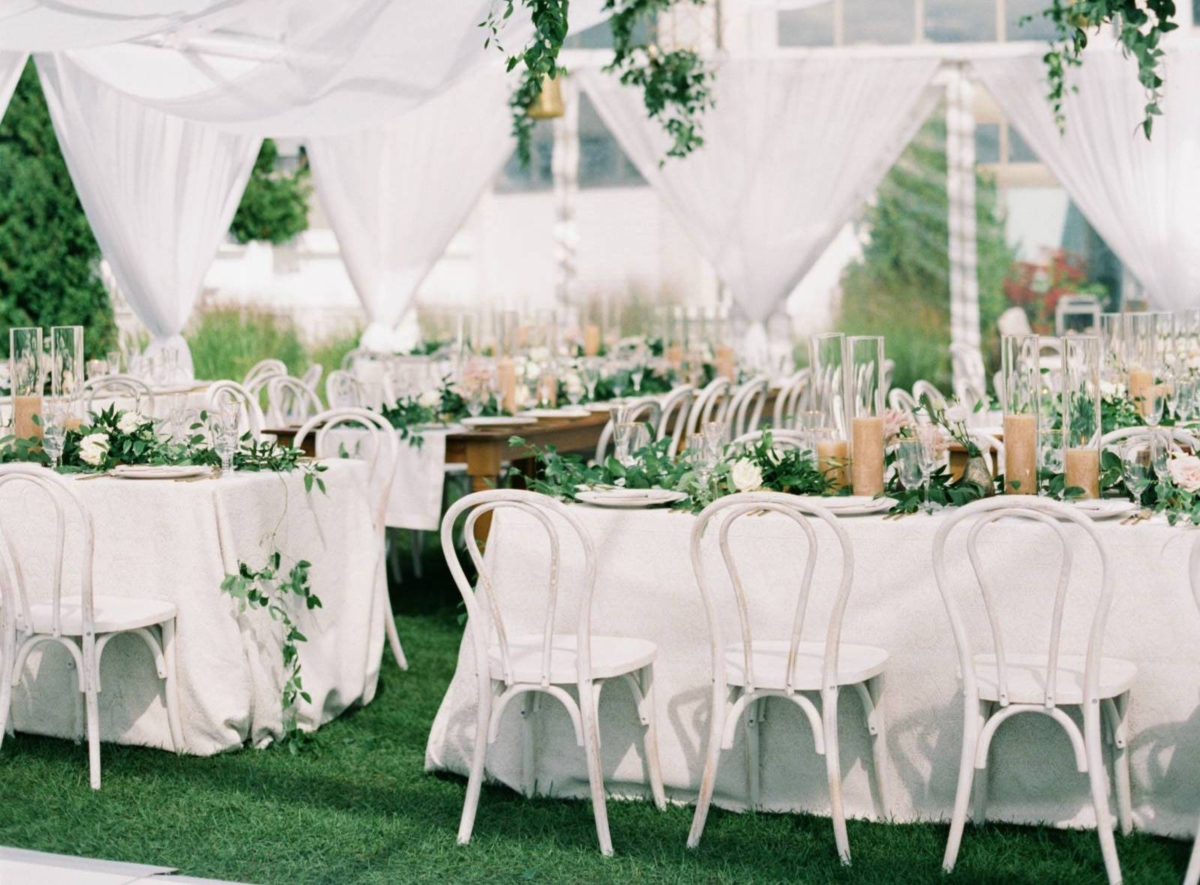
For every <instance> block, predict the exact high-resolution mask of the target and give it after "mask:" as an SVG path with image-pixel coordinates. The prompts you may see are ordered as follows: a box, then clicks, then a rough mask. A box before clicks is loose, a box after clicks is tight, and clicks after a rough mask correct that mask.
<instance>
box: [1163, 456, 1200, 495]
mask: <svg viewBox="0 0 1200 885" xmlns="http://www.w3.org/2000/svg"><path fill="white" fill-rule="evenodd" d="M1167 469H1168V470H1169V471H1170V472H1171V481H1172V482H1174V483H1175V485H1177V486H1179V487H1180V488H1181V489H1183V490H1184V491H1188V492H1197V491H1200V458H1197V457H1196V456H1195V455H1185V456H1184V457H1182V458H1172V459H1171V461H1170V463H1169V464H1168V465H1167Z"/></svg>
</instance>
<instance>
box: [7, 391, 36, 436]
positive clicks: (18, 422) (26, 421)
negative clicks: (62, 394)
mask: <svg viewBox="0 0 1200 885" xmlns="http://www.w3.org/2000/svg"><path fill="white" fill-rule="evenodd" d="M35 415H36V416H37V418H38V421H41V418H42V398H41V397H40V396H36V395H32V396H18V397H13V433H14V434H15V435H16V437H17V439H29V437H31V436H36V437H37V438H38V439H41V438H42V425H41V424H40V423H37V422H35V421H34V420H33V418H34V416H35Z"/></svg>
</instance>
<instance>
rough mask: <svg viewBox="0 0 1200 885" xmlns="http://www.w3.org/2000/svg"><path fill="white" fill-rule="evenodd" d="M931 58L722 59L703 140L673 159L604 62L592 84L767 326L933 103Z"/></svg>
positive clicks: (631, 146) (623, 137)
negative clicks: (681, 157)
mask: <svg viewBox="0 0 1200 885" xmlns="http://www.w3.org/2000/svg"><path fill="white" fill-rule="evenodd" d="M938 64H939V62H938V60H937V59H933V58H927V59H922V58H893V59H869V58H857V59H854V60H853V62H852V63H847V60H845V59H833V58H810V59H801V60H796V59H776V60H769V61H751V60H744V61H743V60H738V61H726V62H724V63H723V64H722V65H721V66H720V69H719V70H718V71H717V78H716V86H715V98H716V106H715V107H714V108H712V109H711V110H709V111H707V112H706V113H705V114H704V118H703V122H702V126H703V133H704V141H705V144H704V147H703V148H701V149H700V150H699V151H697V152H696V153H695V154H693V155H692V156H690V157H688V158H687V159H685V160H675V159H669V160H667V161H666V162H665V163H664V164H662V165H661V166H660V164H659V161H660V160H661V159H662V158H663V156H665V154H666V149H667V141H666V137H665V136H664V134H663V132H662V127H661V124H660V123H659V122H658V121H656V120H650V119H648V118H647V116H646V109H645V107H644V105H643V103H642V95H641V92H640V91H638V90H635V89H629V88H626V87H623V86H621V85H619V83H617V81H616V80H615V79H614V78H613V77H612V76H611V75H610V74H606V73H603V72H601V71H599V70H597V69H587V70H580V71H579V72H578V75H579V77H580V80H581V82H582V85H583V88H584V89H585V90H586V91H587V93H588V95H589V96H590V97H591V98H592V101H593V102H594V103H595V105H596V109H597V110H598V111H599V113H600V116H601V118H602V119H603V120H604V122H605V124H606V125H607V126H608V128H609V129H611V130H612V133H613V135H614V136H615V137H616V139H617V141H618V142H619V143H620V145H621V148H622V149H623V150H624V151H625V153H626V155H628V157H629V159H630V160H631V161H632V162H633V163H634V165H636V166H637V168H638V171H640V172H641V173H642V175H643V176H645V178H646V180H647V181H649V182H650V183H651V185H653V186H654V188H655V189H656V190H657V191H658V192H659V194H660V196H661V197H662V199H663V200H664V202H665V203H666V204H667V205H668V206H669V207H670V209H671V210H672V211H673V212H674V214H675V216H676V217H677V218H678V219H679V221H680V223H681V224H682V225H683V227H684V229H685V230H686V231H687V232H688V233H689V235H690V236H691V238H692V239H693V240H694V241H695V243H696V245H697V247H698V248H699V249H700V251H701V252H702V253H703V254H704V256H705V257H706V258H708V259H709V260H710V261H711V262H712V263H713V265H714V267H715V269H716V271H717V275H718V276H719V277H720V278H721V280H722V282H724V283H725V284H726V285H727V286H729V287H730V289H731V290H732V293H733V298H734V300H735V301H736V302H737V303H738V304H739V306H740V307H741V308H742V309H743V311H744V312H745V313H746V315H747V317H748V318H749V319H750V320H751V322H752V323H755V324H756V325H757V326H758V328H759V332H760V336H761V337H763V339H764V340H765V335H764V334H762V333H761V326H762V323H763V322H764V321H765V320H766V319H767V317H768V316H770V314H771V313H772V311H774V310H775V308H776V307H777V306H778V305H779V304H780V302H781V301H783V299H785V298H786V297H787V296H788V294H789V293H790V292H791V291H792V289H793V288H795V286H796V284H797V283H798V282H799V281H800V280H801V279H802V278H803V276H804V274H805V273H806V272H807V271H808V270H809V269H810V268H811V267H812V265H813V263H814V262H815V261H816V260H817V258H819V257H820V255H821V253H822V251H824V249H825V247H826V246H827V245H828V244H829V242H830V240H831V239H832V238H833V237H834V236H835V235H836V234H837V232H838V230H840V229H841V227H842V225H844V224H845V223H846V221H848V220H849V218H850V217H851V215H852V214H853V213H854V211H855V210H856V209H857V208H858V207H859V206H860V205H861V203H862V202H863V201H864V200H865V199H866V198H867V197H868V196H869V195H870V193H871V192H872V191H873V190H874V189H875V187H876V185H878V183H879V181H880V179H881V178H882V177H883V175H884V174H885V173H886V172H887V170H888V168H889V167H890V166H891V165H892V163H893V162H894V161H895V159H896V157H897V156H898V155H899V154H900V152H901V151H902V150H903V149H904V146H905V145H906V144H907V143H908V141H909V140H910V139H911V137H912V135H913V134H914V133H915V132H916V130H917V128H918V127H919V126H920V125H921V123H922V121H923V120H924V118H925V116H926V115H927V114H928V112H929V110H930V109H931V108H932V106H933V103H934V102H935V101H936V97H937V94H936V93H935V92H933V91H932V90H930V89H929V85H930V80H931V79H932V78H933V75H934V73H935V72H936V71H937V68H938Z"/></svg>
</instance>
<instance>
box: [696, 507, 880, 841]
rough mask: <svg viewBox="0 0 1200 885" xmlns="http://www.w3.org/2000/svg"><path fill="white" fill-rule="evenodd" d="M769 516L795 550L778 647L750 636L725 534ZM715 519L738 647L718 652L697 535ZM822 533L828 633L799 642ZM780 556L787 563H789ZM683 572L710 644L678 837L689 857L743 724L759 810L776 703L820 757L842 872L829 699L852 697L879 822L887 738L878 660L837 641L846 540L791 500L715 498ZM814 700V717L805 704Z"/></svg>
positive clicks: (819, 511) (826, 520)
mask: <svg viewBox="0 0 1200 885" xmlns="http://www.w3.org/2000/svg"><path fill="white" fill-rule="evenodd" d="M763 512H769V513H776V514H779V515H781V516H784V517H787V518H788V519H790V520H791V521H792V522H793V523H795V525H796V526H797V527H798V528H799V529H800V533H801V536H802V538H803V540H804V542H805V546H806V551H805V554H806V555H805V565H804V577H803V579H802V580H801V582H800V589H799V593H798V596H797V599H796V604H795V608H794V609H792V608H790V607H789V608H788V609H787V610H786V612H785V611H779V612H777V613H775V617H773V620H775V619H779V620H782V619H783V618H785V617H786V618H790V620H791V631H790V636H789V637H788V638H787V639H755V638H754V637H753V635H752V633H751V626H750V623H751V617H750V608H751V605H750V601H749V599H748V596H747V593H746V590H745V587H744V586H743V584H742V579H741V573H740V571H739V570H738V567H737V563H736V562H735V557H734V555H733V551H732V549H731V545H730V540H729V531H730V528H731V527H732V526H733V524H734V523H735V522H737V521H738V520H739V519H741V518H742V517H744V516H749V515H751V514H757V513H763ZM719 516H720V517H724V519H723V520H722V521H721V524H720V533H719V536H718V541H719V545H720V550H721V554H722V557H723V558H724V562H725V569H726V571H727V572H728V575H729V581H730V583H731V584H732V587H733V594H734V597H735V599H736V602H737V612H738V620H737V630H738V634H737V636H738V639H739V641H738V642H734V643H730V644H726V641H725V638H724V631H723V629H722V618H721V617H720V616H719V615H718V612H717V607H716V604H715V600H714V596H713V585H714V584H715V581H714V580H713V579H714V577H715V576H713V575H710V574H709V573H708V570H707V569H706V568H705V565H704V556H703V547H704V544H703V541H704V532H705V530H706V529H707V527H708V525H709V523H710V522H712V521H713V520H714V519H716V518H717V517H719ZM822 523H823V524H824V526H826V527H828V529H829V530H830V531H831V532H832V534H833V538H834V542H835V543H834V545H833V546H834V548H835V550H836V551H837V553H836V554H835V556H837V558H840V559H841V563H842V568H841V583H840V584H839V585H838V588H837V595H836V597H835V598H834V602H833V606H832V609H831V614H830V618H829V624H828V626H827V628H826V630H825V635H824V639H823V640H819V641H806V640H804V639H803V638H802V635H803V632H804V625H805V616H806V614H807V610H808V605H809V598H810V591H811V590H812V584H813V573H814V570H815V568H816V564H817V557H818V543H817V533H816V532H815V531H814V524H816V525H820V524H822ZM789 555H790V554H789ZM692 567H693V568H694V569H695V572H696V581H697V583H698V584H699V585H700V595H701V596H702V597H703V599H704V608H705V614H706V615H707V617H708V628H709V632H710V634H711V637H712V650H713V660H712V681H713V695H712V720H711V728H710V732H709V737H708V749H707V755H706V758H705V763H704V776H703V779H702V780H701V782H700V797H699V799H698V800H697V802H696V815H695V817H694V818H693V820H692V829H691V832H690V833H688V847H689V848H695V847H696V846H697V845H698V844H699V843H700V836H701V834H702V833H703V832H704V823H705V820H706V819H707V817H708V807H709V805H710V803H711V802H712V796H713V788H714V786H715V784H716V778H717V766H718V763H719V761H720V757H721V751H722V750H728V749H731V748H732V747H733V739H734V735H735V734H736V732H737V728H738V724H739V723H740V722H741V720H742V718H743V716H744V717H745V729H746V763H747V786H748V792H749V795H750V804H751V806H755V807H756V806H757V805H758V801H759V758H760V757H759V738H758V734H759V728H760V725H761V723H762V721H763V720H764V718H765V713H766V702H767V699H768V698H782V699H784V700H787V701H790V702H791V703H794V704H795V705H796V706H798V707H799V708H800V709H801V710H802V711H803V712H804V714H805V716H806V717H807V719H808V723H809V726H810V727H811V728H812V733H813V743H814V744H815V746H816V751H817V754H818V755H823V756H824V757H825V771H826V776H827V778H828V781H829V806H830V815H831V817H832V818H833V833H834V839H835V841H836V842H837V850H838V855H839V856H840V857H841V859H842V862H843V863H849V862H850V840H849V837H848V836H847V835H846V815H845V811H844V810H843V807H842V773H841V763H840V760H839V758H838V724H837V709H838V708H837V705H838V695H839V693H840V691H841V689H843V688H848V689H853V690H854V692H855V693H856V694H857V695H858V697H859V699H860V700H861V702H862V705H863V709H864V711H865V713H866V719H867V728H868V729H869V731H870V734H871V736H872V746H873V751H874V757H875V758H874V762H875V764H874V769H875V792H876V799H877V801H878V811H879V814H880V816H881V817H883V816H885V815H886V814H887V808H888V803H887V795H886V792H885V785H886V783H887V738H886V735H885V732H884V722H883V708H882V706H881V702H882V699H883V671H884V667H885V666H886V664H887V659H888V653H887V651H886V650H884V649H882V648H876V647H874V646H869V645H850V644H845V643H843V642H842V641H841V635H842V619H843V617H844V615H845V611H846V604H847V602H848V601H849V598H850V586H851V584H852V583H853V580H854V550H853V547H852V545H851V542H850V538H849V536H848V535H847V534H846V531H845V530H844V529H843V528H842V527H841V526H840V525H839V524H838V522H837V520H836V519H835V518H834V517H833V515H832V514H830V513H829V512H828V511H827V510H825V509H824V508H822V507H820V506H819V505H815V504H811V503H802V502H800V501H799V500H798V499H797V498H796V497H795V496H794V495H783V494H779V493H776V492H746V493H743V494H738V495H730V496H729V497H726V498H722V499H721V500H719V501H716V502H714V503H712V504H710V505H708V506H707V507H705V508H704V511H703V512H702V513H701V514H700V516H699V517H698V518H697V519H696V524H695V527H694V528H693V529H692ZM818 692H819V693H820V695H821V709H820V710H818V709H817V706H816V705H815V704H814V703H813V701H812V699H811V698H810V697H809V696H808V694H810V693H818Z"/></svg>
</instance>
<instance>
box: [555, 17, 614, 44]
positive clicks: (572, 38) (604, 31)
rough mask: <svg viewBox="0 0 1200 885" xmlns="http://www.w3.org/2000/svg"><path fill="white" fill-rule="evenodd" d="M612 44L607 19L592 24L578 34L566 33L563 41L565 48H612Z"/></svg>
mask: <svg viewBox="0 0 1200 885" xmlns="http://www.w3.org/2000/svg"><path fill="white" fill-rule="evenodd" d="M612 45H613V36H612V28H610V27H609V26H608V22H607V21H603V22H600V24H598V25H592V27H590V28H587V29H586V30H583V31H580V32H579V33H578V34H572V33H568V34H567V39H566V40H564V41H563V47H564V48H566V49H612Z"/></svg>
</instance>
